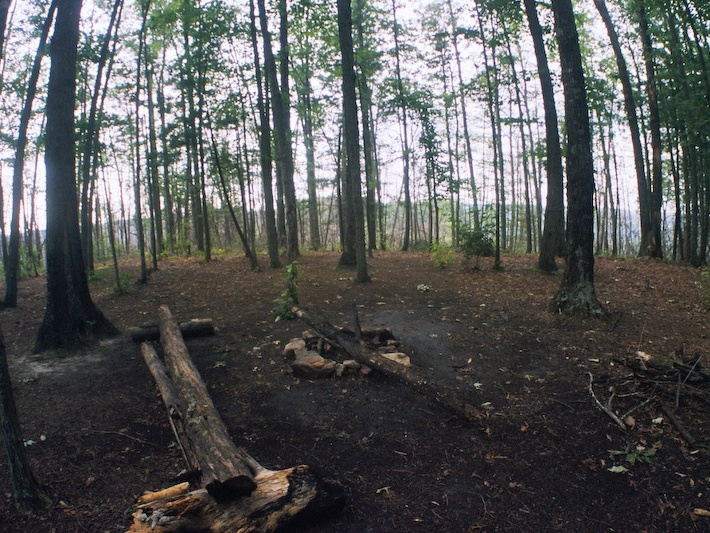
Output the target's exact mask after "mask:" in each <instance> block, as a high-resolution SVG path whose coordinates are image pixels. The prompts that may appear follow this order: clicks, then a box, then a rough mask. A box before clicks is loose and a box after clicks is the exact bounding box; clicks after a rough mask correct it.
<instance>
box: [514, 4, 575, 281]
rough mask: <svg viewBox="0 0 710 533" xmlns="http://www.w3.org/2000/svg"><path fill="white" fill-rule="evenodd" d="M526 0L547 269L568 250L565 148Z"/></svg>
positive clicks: (538, 30)
mask: <svg viewBox="0 0 710 533" xmlns="http://www.w3.org/2000/svg"><path fill="white" fill-rule="evenodd" d="M524 1H525V13H526V15H527V19H528V25H529V27H530V35H531V36H532V39H533V45H534V48H535V58H536V61H537V72H538V77H539V79H540V88H541V91H542V101H543V106H544V108H545V147H546V152H547V205H546V207H545V226H544V228H543V231H542V239H541V240H540V257H539V259H538V264H537V265H538V268H539V269H540V270H543V271H545V272H551V271H553V270H556V269H557V264H556V262H555V257H556V256H558V255H564V253H565V233H564V227H565V216H564V185H563V177H564V174H563V167H562V149H561V147H560V133H559V130H558V127H557V109H556V107H555V90H554V87H553V85H552V77H551V76H550V68H549V66H548V63H547V53H546V52H545V42H544V38H543V34H542V27H541V26H540V21H539V20H538V17H537V9H536V8H535V0H524Z"/></svg>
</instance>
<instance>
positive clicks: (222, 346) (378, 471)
mask: <svg viewBox="0 0 710 533" xmlns="http://www.w3.org/2000/svg"><path fill="white" fill-rule="evenodd" d="M337 259H338V256H337V255H335V254H333V253H306V254H305V255H304V256H303V257H302V258H301V259H300V260H299V263H300V264H301V266H302V270H303V273H302V275H301V278H300V282H299V286H300V300H301V304H302V306H304V307H307V308H310V309H312V310H316V311H318V312H320V313H321V314H323V315H325V316H327V317H329V318H330V321H331V322H333V323H334V324H335V325H340V326H346V325H348V324H349V322H350V318H351V314H352V306H353V304H354V305H356V306H357V308H358V311H359V315H360V321H361V323H362V326H363V327H374V326H388V327H390V328H391V329H392V331H393V333H394V334H395V335H396V336H397V337H399V338H400V339H401V340H402V341H403V343H404V345H405V347H406V350H407V352H408V353H409V354H410V356H411V359H412V363H413V364H414V365H415V367H416V369H417V371H420V372H422V373H425V374H427V375H428V376H430V377H431V379H432V380H433V381H434V382H435V383H437V384H438V385H439V386H440V387H442V388H448V389H450V390H452V391H454V392H455V393H456V394H458V395H461V397H462V398H465V399H466V400H467V401H469V402H471V403H473V404H474V405H476V406H477V407H478V408H479V409H480V410H481V412H483V413H484V417H483V418H482V419H480V420H478V421H473V422H472V421H465V420H461V419H459V418H457V417H455V416H452V415H451V414H450V413H448V412H447V411H446V410H444V409H443V408H442V407H440V406H438V405H437V404H434V403H432V402H431V401H429V400H428V399H427V398H425V397H423V396H421V395H419V394H418V393H416V392H414V391H412V390H411V389H409V388H408V387H406V386H405V385H403V384H401V383H398V382H395V381H392V380H391V379H389V378H386V377H384V376H382V375H379V374H377V373H376V372H372V373H371V374H369V375H367V376H363V375H361V374H355V375H346V376H344V377H342V378H328V379H322V380H314V381H311V380H304V379H298V378H296V377H295V376H294V375H293V374H292V372H291V369H290V362H289V361H288V360H287V359H286V358H285V357H284V356H283V348H284V345H285V344H286V343H287V342H288V341H289V339H291V338H292V337H296V336H299V335H300V334H301V333H302V332H303V331H304V330H305V329H307V328H306V326H305V325H304V324H303V323H300V322H299V321H278V322H276V321H274V315H273V313H272V309H273V306H274V304H273V300H274V299H275V298H277V297H278V296H279V294H280V293H281V292H282V290H283V285H284V274H283V271H282V270H279V271H273V270H268V269H267V270H265V271H262V272H259V273H255V272H251V271H250V270H249V268H248V264H247V262H246V260H245V259H244V258H243V257H237V256H235V255H224V256H218V257H216V258H215V259H214V260H213V261H212V262H210V263H204V262H201V261H198V260H196V259H190V258H187V259H167V260H164V261H162V262H161V263H160V270H159V271H157V272H154V273H153V274H152V275H151V276H150V280H149V282H148V283H147V284H146V285H143V286H136V285H133V286H131V288H130V290H129V291H128V292H127V293H124V294H117V293H115V292H114V291H113V288H112V285H111V279H112V277H111V275H110V272H109V271H108V269H107V268H105V269H100V270H99V275H98V276H95V277H97V278H99V279H95V280H94V281H92V282H91V290H92V294H93V296H94V299H95V301H96V302H97V303H98V305H99V306H100V307H101V308H102V310H103V311H104V313H105V314H106V315H107V316H108V317H109V319H110V320H112V321H113V322H114V323H115V324H116V325H117V326H118V327H120V328H121V329H122V330H123V331H126V330H127V329H128V328H129V327H131V326H136V325H141V324H145V323H150V322H156V320H157V315H156V310H157V308H158V307H159V306H160V305H162V304H167V305H168V306H169V307H170V309H171V311H172V313H173V316H174V317H175V318H176V319H178V320H179V321H183V320H188V319H190V318H211V319H212V320H213V321H214V324H215V325H216V327H217V333H216V335H214V336H210V337H203V338H200V339H192V340H188V341H187V345H188V347H189V349H190V352H191V354H192V356H193V358H194V360H195V362H196V364H197V366H198V367H199V369H200V371H201V373H202V376H203V378H204V380H205V382H206V383H207V386H208V388H209V390H210V393H211V395H212V397H213V399H214V401H215V404H216V406H217V408H218V410H219V411H220V413H221V414H222V416H223V418H224V420H225V423H226V424H227V426H228V428H229V430H230V432H231V434H232V436H233V438H234V441H235V442H236V444H237V445H239V446H243V447H244V448H246V449H247V451H248V452H249V453H250V454H251V455H253V456H254V457H255V459H257V460H258V461H259V462H260V463H262V464H263V465H264V466H266V467H269V468H274V469H281V468H288V467H291V466H295V465H298V464H308V465H310V466H311V467H312V468H314V469H315V470H317V471H319V472H320V473H321V474H322V475H323V476H324V477H326V478H328V479H331V480H335V481H337V482H339V483H340V484H342V485H343V486H344V488H345V492H346V495H347V503H346V507H345V509H344V510H343V511H342V512H340V513H339V514H338V515H336V516H335V517H332V518H329V519H327V520H324V521H323V522H321V523H318V524H315V525H311V526H309V527H304V528H303V529H298V531H309V532H311V531H312V532H319V533H321V532H332V531H338V532H352V533H356V532H357V533H363V532H399V531H402V532H418V531H421V532H431V531H451V532H467V531H477V530H483V531H575V532H586V531H589V532H599V531H708V530H710V517H708V516H707V514H710V513H709V512H708V510H710V461H708V448H707V446H705V444H704V443H708V442H710V424H708V420H710V406H709V405H708V401H707V400H708V393H707V389H705V391H701V390H698V389H695V392H696V394H695V396H693V395H691V392H692V390H693V389H690V388H689V387H688V385H690V382H689V381H688V382H685V383H682V384H681V385H679V384H678V381H677V380H678V376H680V380H681V381H682V380H684V379H685V377H686V376H687V373H677V374H676V375H675V376H671V380H672V381H671V382H670V383H667V382H663V381H662V379H661V376H655V377H654V376H651V377H650V378H646V379H639V378H636V377H635V376H634V374H633V373H632V372H631V370H629V368H627V367H626V366H625V365H624V364H623V362H624V361H630V360H634V359H635V357H636V353H637V352H638V351H643V352H645V353H647V354H650V355H663V356H668V357H671V358H674V359H678V360H680V359H683V358H685V359H687V358H690V357H692V356H694V355H695V354H700V356H701V358H700V360H699V361H698V363H697V364H696V365H695V370H698V369H700V368H701V365H703V366H705V367H708V366H710V355H709V352H710V341H709V340H708V339H709V338H710V315H709V314H708V312H707V311H705V310H704V307H703V305H702V289H701V277H700V273H699V272H698V271H697V270H695V269H692V268H689V267H685V266H677V265H670V264H666V263H662V262H651V261H643V260H638V259H626V260H624V259H598V261H597V263H596V289H597V295H598V297H599V299H600V300H601V301H602V302H604V303H605V305H606V307H607V309H608V310H609V312H610V317H611V318H610V319H608V320H598V319H578V318H569V317H565V316H561V315H558V314H554V313H551V312H550V311H549V310H548V305H549V302H550V301H551V298H552V296H553V295H554V293H555V291H556V289H557V287H558V285H559V282H560V274H559V273H558V274H553V275H549V274H544V273H542V272H539V271H537V270H536V269H535V268H534V266H535V262H536V258H535V257H533V256H525V255H522V256H509V255H506V256H504V257H503V265H504V267H505V270H504V271H502V272H496V271H493V270H492V269H491V263H490V260H485V259H484V260H483V261H482V263H481V269H480V270H477V271H472V270H471V269H470V268H464V267H462V266H460V265H459V264H455V265H451V266H449V267H448V268H446V269H441V270H440V269H437V268H435V267H434V266H433V265H432V263H431V261H430V260H429V257H428V255H427V254H417V253H408V254H402V253H375V255H374V257H373V258H371V260H370V266H371V272H372V281H371V282H370V283H367V284H355V283H354V282H353V281H352V278H353V275H354V273H353V272H350V271H347V270H338V269H336V268H335V264H336V263H337ZM262 262H264V258H262ZM44 282H45V280H44V279H43V278H35V279H29V280H26V281H24V282H22V283H21V286H20V295H21V304H20V306H19V307H18V308H16V309H8V310H5V311H3V312H2V313H0V325H1V326H2V329H3V331H4V334H5V341H6V345H7V348H8V352H9V358H10V370H11V375H12V378H13V382H14V391H15V398H16V401H17V404H18V408H19V414H20V417H21V419H22V423H23V433H24V437H25V439H26V440H27V444H28V446H27V448H26V450H27V452H28V454H29V458H30V461H31V464H32V467H33V469H34V472H35V474H36V477H37V478H38V479H39V481H40V482H41V483H42V484H43V485H44V486H45V490H46V491H47V493H48V494H49V495H50V496H51V497H52V498H53V500H54V505H53V507H52V508H51V509H50V510H48V511H46V512H43V513H40V514H39V515H37V516H34V517H31V518H22V517H20V516H19V515H18V514H16V513H15V510H14V506H13V502H12V499H11V496H10V483H9V476H8V467H7V462H6V460H5V456H4V454H2V455H0V530H1V531H3V532H13V533H14V532H17V533H19V532H23V533H31V532H42V533H47V532H53V531H55V532H75V531H76V532H83V531H89V532H103V531H105V532H119V531H125V530H126V529H127V528H128V526H129V524H130V518H131V517H130V508H131V504H132V503H133V501H134V498H135V497H136V496H137V495H138V494H140V493H141V492H143V491H144V490H155V489H160V488H165V487H167V486H170V485H171V484H172V482H171V478H173V476H175V475H176V474H177V473H178V472H179V471H180V470H181V469H182V468H183V464H182V461H181V457H180V453H179V451H178V449H177V448H176V446H175V445H174V444H173V438H172V433H171V430H170V427H169V424H168V420H167V417H166V413H165V409H164V406H163V405H162V402H161V400H160V397H159V395H158V393H157V389H156V386H155V384H154V382H153V380H152V378H151V376H150V374H149V372H148V370H147V368H146V367H145V365H144V364H143V361H142V359H141V357H140V352H139V347H138V346H137V345H135V344H133V343H132V342H131V340H130V337H129V336H128V334H125V333H124V334H123V335H121V336H119V337H117V338H114V339H111V340H108V341H104V342H102V343H101V344H100V345H98V346H95V347H93V348H91V349H87V350H84V351H81V352H80V353H72V354H64V355H61V356H60V355H58V354H46V353H45V354H40V355H30V353H29V348H30V346H31V345H32V343H33V342H34V339H35V335H36V332H37V328H38V325H39V322H40V320H41V318H42V314H43V305H44ZM690 364H691V365H692V364H694V361H693V362H691V363H690ZM590 378H592V379H593V384H592V386H591V391H593V392H594V395H595V396H596V397H597V398H598V399H599V401H600V402H602V403H603V404H604V405H607V402H609V401H610V402H611V410H612V411H613V412H615V413H617V414H618V415H619V416H623V415H624V414H625V413H627V412H629V411H630V410H632V409H633V413H632V414H631V415H630V416H631V417H630V418H626V422H628V425H627V426H626V428H625V429H623V430H622V429H621V428H620V427H619V426H618V425H617V424H616V423H615V422H614V421H613V420H612V418H611V417H610V416H609V415H608V414H607V413H605V412H603V411H602V410H600V409H599V408H598V407H597V405H596V404H595V400H594V397H593V396H592V394H591V393H590ZM612 394H613V398H611V400H610V397H611V396H612ZM663 407H665V409H666V412H664V411H663ZM668 413H671V416H674V417H675V420H676V421H677V422H679V423H680V424H679V425H680V426H682V427H683V428H684V429H685V431H686V433H688V434H689V435H686V437H685V438H684V437H683V436H682V435H681V433H680V432H679V429H678V427H679V425H675V424H673V423H672V420H671V418H670V417H669V416H668ZM687 437H690V438H691V442H693V441H695V443H694V444H693V445H691V444H689V443H688V439H687ZM704 515H705V516H704Z"/></svg>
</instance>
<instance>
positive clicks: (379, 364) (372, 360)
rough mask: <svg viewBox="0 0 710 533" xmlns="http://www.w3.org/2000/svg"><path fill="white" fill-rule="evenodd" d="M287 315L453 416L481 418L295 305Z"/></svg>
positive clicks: (411, 371)
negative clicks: (296, 318) (292, 315)
mask: <svg viewBox="0 0 710 533" xmlns="http://www.w3.org/2000/svg"><path fill="white" fill-rule="evenodd" d="M291 312H292V313H293V314H294V315H296V316H297V317H298V318H300V319H301V320H303V321H304V322H305V323H306V324H308V326H309V327H310V328H312V329H314V330H316V331H318V332H319V333H320V334H321V335H324V336H326V337H328V338H329V339H333V340H334V341H335V342H337V344H338V345H340V347H342V348H343V349H344V350H345V351H346V352H347V353H348V354H349V355H350V357H352V358H353V359H355V360H356V361H358V362H359V363H361V364H363V365H366V366H368V367H370V368H372V369H374V370H377V371H378V372H380V373H382V374H384V375H386V376H388V377H391V378H394V379H396V380H398V381H400V382H402V383H404V384H405V385H407V386H409V387H410V388H411V389H413V390H415V391H416V392H418V393H419V394H422V395H423V396H425V397H427V398H429V399H430V400H433V401H435V402H436V403H438V404H439V405H441V406H442V407H444V408H445V409H447V410H448V411H450V412H451V413H453V414H455V415H456V416H459V417H461V418H464V419H467V420H480V419H481V418H483V417H484V416H485V415H484V414H483V413H481V411H480V410H479V409H477V408H476V407H474V406H473V405H471V404H469V403H468V402H466V401H464V400H462V399H460V398H458V397H456V396H455V395H453V394H451V393H449V392H448V391H446V390H444V389H441V388H440V387H438V386H437V385H436V384H435V383H432V382H431V381H429V380H428V379H427V378H425V377H423V376H420V375H419V373H418V372H417V371H416V370H414V369H413V368H407V367H406V366H403V365H401V364H399V363H395V362H394V361H390V360H389V359H385V358H384V357H382V356H380V355H379V354H377V353H376V352H373V351H372V350H370V349H368V348H366V347H365V346H364V345H363V344H362V343H358V342H355V341H354V340H353V339H352V337H350V336H348V335H347V334H345V333H343V332H342V331H340V330H338V329H337V328H335V327H334V326H333V325H332V324H330V322H328V321H327V320H326V319H325V318H323V317H320V316H317V315H316V314H315V313H312V312H310V311H308V310H306V309H301V308H299V307H297V306H293V307H292V308H291Z"/></svg>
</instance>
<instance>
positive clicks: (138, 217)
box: [133, 0, 150, 283]
mask: <svg viewBox="0 0 710 533" xmlns="http://www.w3.org/2000/svg"><path fill="white" fill-rule="evenodd" d="M140 7H141V28H140V31H139V34H138V56H137V64H136V87H135V93H134V102H135V109H134V112H135V117H134V122H135V124H134V128H135V137H134V141H133V142H134V143H135V148H134V151H135V158H136V160H135V171H134V176H133V200H134V204H135V209H136V213H135V223H136V238H137V240H138V253H139V255H140V268H141V270H140V277H139V278H138V282H139V283H146V282H147V281H148V266H147V264H146V258H145V232H144V230H143V215H142V213H141V209H142V206H143V198H142V196H143V195H142V193H141V175H142V172H141V170H142V163H141V143H142V141H141V121H140V106H141V69H142V68H143V51H144V49H145V36H146V27H147V22H148V12H149V11H150V0H142V3H141V6H140Z"/></svg>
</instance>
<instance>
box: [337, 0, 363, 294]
mask: <svg viewBox="0 0 710 533" xmlns="http://www.w3.org/2000/svg"><path fill="white" fill-rule="evenodd" d="M338 37H339V42H340V55H341V58H342V71H343V72H342V76H343V79H342V90H343V132H344V137H345V153H346V161H345V178H346V181H345V183H346V187H347V188H348V192H349V195H348V198H349V203H350V205H349V206H346V209H348V210H349V211H350V216H349V220H348V227H350V228H351V230H349V231H350V232H351V238H354V240H353V243H352V251H353V252H354V256H355V265H356V268H357V276H356V281H357V282H360V283H363V282H366V281H369V280H370V276H369V274H368V273H367V254H366V252H365V220H364V214H363V208H362V192H361V184H360V133H359V128H358V120H357V96H356V92H355V91H356V83H357V82H356V80H355V57H354V53H353V38H352V12H351V9H350V0H338ZM346 251H347V250H343V256H341V264H342V263H343V257H344V256H345V254H346Z"/></svg>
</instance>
